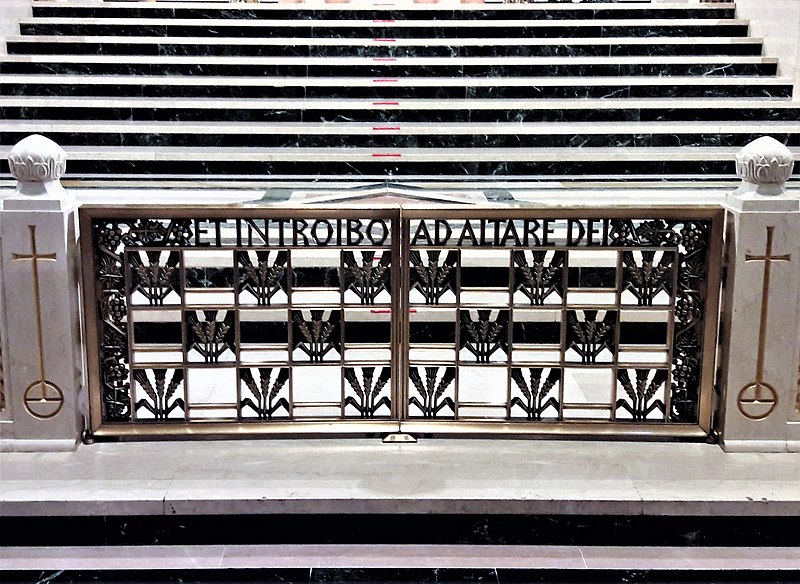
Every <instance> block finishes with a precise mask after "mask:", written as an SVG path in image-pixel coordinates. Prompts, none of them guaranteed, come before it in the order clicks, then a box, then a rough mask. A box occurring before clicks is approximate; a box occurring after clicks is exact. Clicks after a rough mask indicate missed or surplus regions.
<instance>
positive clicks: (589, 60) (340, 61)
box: [0, 54, 778, 70]
mask: <svg viewBox="0 0 800 584" xmlns="http://www.w3.org/2000/svg"><path fill="white" fill-rule="evenodd" d="M376 59H377V61H376ZM721 61H724V65H723V66H721V67H719V69H720V70H723V69H724V68H725V67H726V66H728V65H734V64H749V63H765V64H772V63H777V62H778V59H777V58H776V57H762V56H745V57H742V56H728V55H723V56H713V55H711V56H709V55H692V56H654V57H651V56H641V57H617V56H613V57H397V58H394V59H393V60H392V61H391V63H387V62H385V61H382V60H381V58H380V57H255V56H205V55H203V56H199V55H192V56H188V57H184V56H174V55H63V54H60V55H48V54H40V55H4V56H3V57H0V62H6V63H39V62H47V63H119V64H126V63H147V64H150V65H159V64H165V65H167V64H169V65H182V64H184V65H327V66H335V65H350V66H352V65H376V63H379V64H380V66H387V67H390V66H394V65H427V66H437V65H438V66H445V65H451V66H452V65H542V66H551V65H574V66H580V65H702V64H714V63H720V62H721Z"/></svg>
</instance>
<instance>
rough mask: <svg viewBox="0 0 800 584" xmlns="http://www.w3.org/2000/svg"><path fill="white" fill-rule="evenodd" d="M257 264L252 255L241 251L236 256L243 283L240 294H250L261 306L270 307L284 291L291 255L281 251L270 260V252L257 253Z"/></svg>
mask: <svg viewBox="0 0 800 584" xmlns="http://www.w3.org/2000/svg"><path fill="white" fill-rule="evenodd" d="M253 253H254V254H255V256H256V257H255V262H254V261H253V258H252V257H251V254H250V253H248V252H246V251H240V252H238V253H237V254H236V261H237V262H238V263H239V266H240V267H239V274H240V279H241V283H240V284H239V293H240V294H241V293H242V292H249V293H250V294H252V295H253V296H254V297H255V299H256V302H257V304H258V305H259V306H270V305H271V304H272V299H273V297H274V296H275V295H276V294H278V293H279V292H281V291H282V290H284V277H285V276H286V263H287V260H288V257H289V254H288V253H287V252H285V251H279V252H277V253H276V254H275V256H274V258H273V259H272V260H270V253H271V252H269V251H261V250H258V251H255V252H253Z"/></svg>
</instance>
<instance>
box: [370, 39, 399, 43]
mask: <svg viewBox="0 0 800 584" xmlns="http://www.w3.org/2000/svg"><path fill="white" fill-rule="evenodd" d="M372 40H373V41H375V42H376V43H396V42H397V39H372Z"/></svg>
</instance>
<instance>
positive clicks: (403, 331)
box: [390, 207, 411, 432]
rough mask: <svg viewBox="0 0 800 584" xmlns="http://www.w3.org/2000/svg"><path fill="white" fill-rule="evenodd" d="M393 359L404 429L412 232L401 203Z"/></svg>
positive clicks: (396, 406)
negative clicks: (409, 260) (409, 265)
mask: <svg viewBox="0 0 800 584" xmlns="http://www.w3.org/2000/svg"><path fill="white" fill-rule="evenodd" d="M390 225H391V229H392V232H391V246H392V248H391V250H392V251H391V253H392V264H391V266H392V268H391V272H390V274H391V278H392V279H391V286H392V299H391V307H392V309H391V312H390V315H391V327H392V335H391V337H390V338H391V340H392V344H391V360H392V361H391V363H392V385H391V387H392V415H393V416H394V417H396V418H397V431H398V432H402V431H403V426H402V424H403V420H404V419H406V418H407V417H408V373H407V372H408V362H409V355H408V351H409V345H408V336H409V326H410V323H409V321H410V315H409V312H410V311H409V304H410V302H409V291H410V289H411V288H410V286H411V282H410V270H409V269H408V268H407V266H406V263H407V262H408V256H409V249H410V247H409V246H410V241H411V239H410V234H409V231H408V229H409V226H408V221H407V220H405V219H404V218H403V209H402V207H398V208H397V210H396V213H395V216H393V217H392V218H391V222H390Z"/></svg>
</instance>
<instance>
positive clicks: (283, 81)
mask: <svg viewBox="0 0 800 584" xmlns="http://www.w3.org/2000/svg"><path fill="white" fill-rule="evenodd" d="M8 83H38V84H48V85H62V84H67V83H68V84H70V85H76V84H81V85H120V84H127V85H179V86H180V85H187V86H190V85H200V86H209V85H219V86H233V87H264V86H270V87H313V86H316V87H323V86H328V87H331V86H332V87H375V86H376V81H375V78H374V77H269V76H263V77H261V76H258V77H252V76H214V75H208V76H192V75H179V76H174V75H163V76H162V75H69V76H58V75H44V74H14V75H12V74H3V75H0V84H8ZM792 83H793V81H792V79H790V78H787V77H763V76H749V75H740V76H735V77H691V76H678V75H676V76H672V75H671V76H659V77H655V76H641V75H637V76H630V77H399V78H397V79H396V80H393V82H392V86H393V87H397V86H400V87H442V86H445V87H505V86H509V87H582V86H587V87H606V86H622V85H624V86H629V87H652V86H681V85H696V86H705V87H717V86H774V85H787V86H789V87H791V85H792ZM110 99H116V98H110ZM728 99H730V98H728ZM729 103H736V101H735V100H733V101H729Z"/></svg>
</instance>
